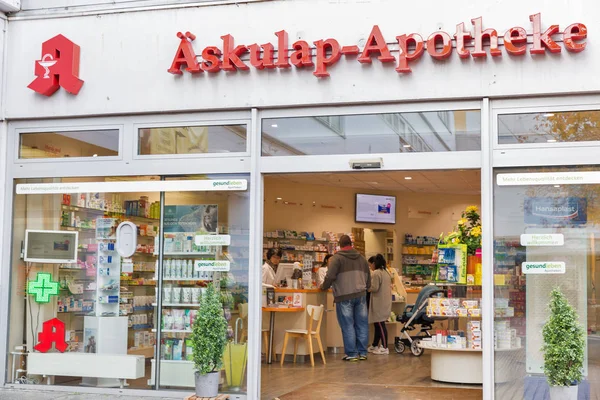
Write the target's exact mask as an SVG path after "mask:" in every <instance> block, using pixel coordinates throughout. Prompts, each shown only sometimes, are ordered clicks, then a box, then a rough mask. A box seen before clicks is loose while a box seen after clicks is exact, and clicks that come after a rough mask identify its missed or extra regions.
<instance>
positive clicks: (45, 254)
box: [23, 229, 79, 264]
mask: <svg viewBox="0 0 600 400" xmlns="http://www.w3.org/2000/svg"><path fill="white" fill-rule="evenodd" d="M78 239H79V234H78V232H65V231H38V230H31V229H27V230H26V231H25V249H24V258H23V259H24V260H25V261H26V262H34V263H48V264H65V263H76V262H77V243H78Z"/></svg>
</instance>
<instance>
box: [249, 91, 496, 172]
mask: <svg viewBox="0 0 600 400" xmlns="http://www.w3.org/2000/svg"><path fill="white" fill-rule="evenodd" d="M470 110H473V111H479V112H480V115H481V116H482V117H483V114H481V113H482V101H481V100H469V101H456V102H450V101H438V102H427V103H395V104H375V105H355V106H329V107H302V108H292V109H268V110H261V111H260V113H259V121H258V123H259V127H258V133H257V137H258V138H259V140H260V146H259V148H260V164H261V172H262V173H302V172H344V171H356V170H354V169H352V166H351V162H352V160H365V159H367V160H373V159H379V158H380V159H382V160H383V165H382V167H381V168H380V169H377V170H378V171H388V170H415V169H420V170H423V169H432V170H433V169H479V168H481V149H478V150H465V151H447V152H435V153H433V152H414V153H413V152H410V153H380V154H334V155H301V156H264V155H263V154H262V138H263V135H262V126H263V124H264V123H265V120H267V119H274V118H295V117H321V116H330V115H336V116H337V115H339V116H350V115H373V114H389V113H411V112H440V111H470ZM482 121H483V119H482ZM483 133H484V129H483V126H482V127H481V135H483ZM432 154H435V157H431V156H432ZM424 166H426V167H424Z"/></svg>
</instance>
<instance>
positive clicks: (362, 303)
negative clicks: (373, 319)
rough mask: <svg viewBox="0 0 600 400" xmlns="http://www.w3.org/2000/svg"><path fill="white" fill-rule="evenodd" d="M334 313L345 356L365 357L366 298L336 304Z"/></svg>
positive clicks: (367, 320) (367, 316) (366, 339)
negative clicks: (340, 331)
mask: <svg viewBox="0 0 600 400" xmlns="http://www.w3.org/2000/svg"><path fill="white" fill-rule="evenodd" d="M335 312H336V314H337V319H338V323H339V324H340V328H342V337H343V338H344V351H345V352H346V355H347V356H349V357H356V356H358V355H365V356H366V355H367V346H368V345H369V313H368V311H367V299H366V296H362V297H358V298H356V299H352V300H346V301H342V302H339V303H336V307H335Z"/></svg>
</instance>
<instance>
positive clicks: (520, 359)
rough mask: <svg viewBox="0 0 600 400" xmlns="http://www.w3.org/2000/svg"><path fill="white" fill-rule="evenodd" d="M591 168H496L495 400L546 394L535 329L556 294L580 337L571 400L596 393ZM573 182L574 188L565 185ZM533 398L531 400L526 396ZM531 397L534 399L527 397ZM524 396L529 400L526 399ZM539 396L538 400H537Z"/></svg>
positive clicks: (596, 188)
mask: <svg viewBox="0 0 600 400" xmlns="http://www.w3.org/2000/svg"><path fill="white" fill-rule="evenodd" d="M597 171H598V169H597V168H595V169H594V168H583V167H573V168H553V169H550V168H548V169H546V168H530V169H510V170H508V169H502V170H497V171H496V174H495V180H496V182H495V192H494V283H495V286H494V296H495V302H494V303H495V304H494V306H495V318H494V343H495V382H496V387H495V390H496V398H497V399H516V398H530V397H528V396H529V395H526V394H527V393H529V394H532V393H536V394H537V393H540V396H541V397H543V398H547V397H545V396H543V395H542V394H543V393H545V392H546V391H547V390H548V385H547V383H546V377H545V376H544V372H543V365H544V358H543V353H542V351H541V349H542V345H543V337H542V328H543V326H544V324H545V323H546V321H547V319H548V315H549V309H548V303H549V300H550V292H551V291H552V289H553V288H555V287H558V288H560V290H561V291H562V292H563V293H564V295H565V296H566V298H567V300H568V301H569V303H570V304H571V305H572V306H573V307H574V308H575V310H576V312H577V315H578V316H579V323H580V324H581V325H582V327H583V328H584V330H585V332H586V349H585V354H586V357H585V361H584V370H583V373H584V380H583V382H581V383H580V384H579V389H578V390H579V398H593V397H595V396H597V395H598V393H600V379H599V378H600V369H599V368H600V305H599V303H598V298H599V293H598V282H599V281H600V268H597V267H596V264H597V263H598V261H599V260H600V259H599V258H598V254H599V252H600V241H599V237H600V180H598V179H596V178H595V175H594V174H598V172H597ZM574 182H576V183H577V184H573V183H574ZM531 396H533V395H531ZM533 397H535V398H537V395H536V396H533ZM533 397H531V398H533ZM541 397H540V398H541Z"/></svg>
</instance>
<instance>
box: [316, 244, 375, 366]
mask: <svg viewBox="0 0 600 400" xmlns="http://www.w3.org/2000/svg"><path fill="white" fill-rule="evenodd" d="M339 245H340V251H338V252H337V253H336V254H335V255H334V256H333V257H332V258H331V259H330V260H329V269H328V270H327V275H326V276H325V280H324V281H323V285H322V286H321V290H327V289H329V287H333V297H334V303H336V307H335V308H336V314H337V319H338V323H339V324H340V327H341V328H342V336H343V338H344V350H345V352H346V356H345V357H344V358H343V359H344V360H346V361H358V360H366V359H367V346H368V344H369V343H368V342H369V314H368V311H367V299H366V295H367V290H368V289H369V288H370V287H371V273H370V271H369V264H368V263H367V260H365V258H364V257H363V256H362V255H361V254H360V253H359V252H358V251H356V250H355V249H354V248H353V247H352V240H351V239H350V237H349V236H348V235H343V236H342V237H341V238H340V242H339Z"/></svg>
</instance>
